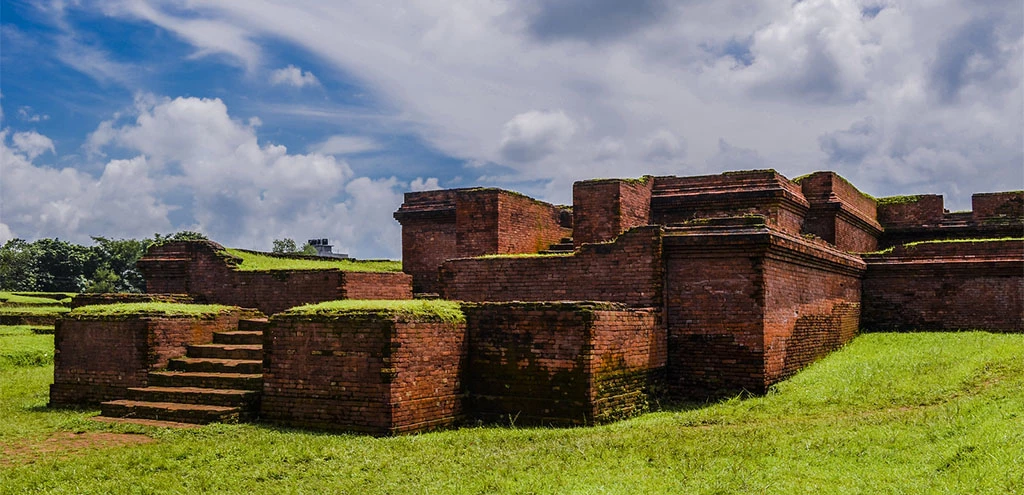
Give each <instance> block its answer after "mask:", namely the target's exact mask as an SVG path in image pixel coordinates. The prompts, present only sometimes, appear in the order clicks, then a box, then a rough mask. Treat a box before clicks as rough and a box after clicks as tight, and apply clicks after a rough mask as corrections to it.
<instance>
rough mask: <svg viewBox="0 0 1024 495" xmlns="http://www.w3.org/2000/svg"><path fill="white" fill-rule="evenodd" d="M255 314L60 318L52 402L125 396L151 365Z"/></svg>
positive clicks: (138, 384) (140, 384) (161, 365)
mask: <svg viewBox="0 0 1024 495" xmlns="http://www.w3.org/2000/svg"><path fill="white" fill-rule="evenodd" d="M253 316H256V315H255V314H254V313H253V312H249V311H237V312H234V313H231V314H227V315H221V316H217V317H215V318H194V317H148V316H147V317H140V316H118V317H103V318H62V319H60V320H58V321H57V325H56V327H55V332H54V348H55V354H54V367H53V382H54V383H53V385H51V387H50V404H51V405H55V406H63V405H72V404H89V403H99V402H102V401H106V400H114V399H123V398H124V397H125V396H126V393H125V390H126V389H127V388H128V387H145V386H146V384H147V374H148V373H149V371H150V370H153V369H160V368H165V367H166V366H167V362H168V361H169V360H170V359H173V358H176V357H181V356H184V355H185V349H186V347H187V346H188V345H191V344H205V343H209V342H211V341H212V340H213V332H219V331H227V330H234V329H236V328H237V327H238V319H239V318H247V317H253Z"/></svg>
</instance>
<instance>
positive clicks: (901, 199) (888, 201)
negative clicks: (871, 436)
mask: <svg viewBox="0 0 1024 495" xmlns="http://www.w3.org/2000/svg"><path fill="white" fill-rule="evenodd" d="M923 197H924V195H923V194H911V195H907V196H887V197H884V198H876V199H875V201H876V202H877V203H878V206H888V205H905V204H910V203H916V202H918V201H920V200H921V198H923Z"/></svg>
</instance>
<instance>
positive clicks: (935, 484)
mask: <svg viewBox="0 0 1024 495" xmlns="http://www.w3.org/2000/svg"><path fill="white" fill-rule="evenodd" d="M10 328H11V327H6V328H5V329H4V331H5V332H7V333H0V349H7V346H8V344H7V340H6V339H8V338H15V337H17V338H19V339H20V338H23V337H25V338H28V337H31V338H36V339H38V341H37V344H38V345H37V346H36V347H33V346H32V345H27V344H18V345H19V346H20V347H18V348H19V349H21V348H24V349H25V351H24V352H34V351H33V349H36V348H41V347H45V344H46V343H47V340H46V338H48V337H49V338H51V340H50V341H49V342H52V336H47V335H35V336H31V335H30V334H31V332H28V333H26V332H27V330H25V331H23V330H8V329H10ZM1022 356H1024V335H1002V334H989V333H981V332H967V333H920V334H913V333H905V334H893V333H872V334H865V335H862V336H860V337H858V338H857V339H856V340H855V341H854V342H852V343H851V344H850V345H848V346H847V347H846V348H844V349H843V350H841V351H839V352H836V353H834V354H832V355H831V356H829V357H828V358H826V359H824V360H822V361H819V362H818V363H816V364H814V365H812V366H810V367H809V368H807V369H806V370H805V371H803V372H802V373H800V374H798V375H797V376H795V377H793V378H792V379H790V380H788V381H787V382H785V383H783V384H780V385H779V386H777V387H776V388H775V389H774V390H773V391H772V393H770V394H768V395H766V396H764V397H758V398H748V399H740V398H734V399H731V400H726V401H722V402H718V403H714V404H691V405H684V406H675V407H671V408H667V409H666V410H663V411H661V412H655V413H651V414H647V415H644V416H641V417H639V418H635V419H632V420H628V421H623V422H619V423H614V424H610V425H606V426H600V427H594V428H572V429H546V428H501V427H473V428H464V429H459V430H451V431H444V432H438V433H429V434H422V435H414V436H404V437H397V438H383V439H380V438H368V437H361V436H354V435H340V434H324V433H315V432H306V431H297V430H286V429H278V428H273V427H267V426H257V425H212V426H207V427H204V428H199V429H194V430H164V429H157V428H147V427H135V426H111V425H106V424H97V423H93V422H90V421H86V418H87V417H89V416H91V415H94V414H96V411H88V410H86V411H66V410H65V411H56V410H49V409H46V408H45V407H44V406H45V404H46V401H47V385H48V384H49V383H50V382H51V380H52V367H51V366H50V365H31V366H27V365H17V366H11V365H7V366H5V367H0V447H3V455H2V456H0V492H2V493H19V494H20V493H204V492H215V493H249V494H253V493H282V492H283V493H396V494H397V493H779V494H792V493H814V494H822V493H843V494H846V493H866V494H867V493H870V494H874V493H907V494H917V493H950V494H954V493H955V494H960V493H1024V359H1022ZM64 431H86V432H98V431H102V432H140V433H145V434H146V435H149V436H151V437H153V438H155V439H156V440H157V441H156V442H154V443H149V444H143V445H132V446H121V447H109V448H104V449H99V448H96V449H84V450H76V451H63V452H62V451H60V450H57V451H52V452H44V453H37V454H33V455H24V454H20V455H19V454H13V455H12V454H9V452H24V451H25V449H24V448H23V447H24V446H25V445H29V444H39V443H43V442H46V441H48V440H50V439H52V438H53V437H54V436H55V435H58V434H60V433H59V432H64Z"/></svg>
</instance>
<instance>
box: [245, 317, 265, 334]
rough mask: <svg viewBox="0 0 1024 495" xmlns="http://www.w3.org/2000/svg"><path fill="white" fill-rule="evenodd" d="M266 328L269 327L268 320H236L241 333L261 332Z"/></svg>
mask: <svg viewBox="0 0 1024 495" xmlns="http://www.w3.org/2000/svg"><path fill="white" fill-rule="evenodd" d="M268 326H270V320H268V319H266V318H249V319H246V320H238V329H239V330H241V331H243V332H255V331H259V332H262V331H263V330H264V329H265V328H267V327H268Z"/></svg>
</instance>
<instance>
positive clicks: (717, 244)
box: [664, 218, 864, 398]
mask: <svg viewBox="0 0 1024 495" xmlns="http://www.w3.org/2000/svg"><path fill="white" fill-rule="evenodd" d="M664 241H665V279H666V285H665V305H666V320H667V326H668V352H669V366H668V370H669V371H668V389H669V392H670V393H671V394H672V395H673V396H675V397H696V398H700V397H707V396H713V395H720V394H723V393H733V392H736V391H739V390H746V391H749V392H754V393H762V392H764V391H765V390H767V387H768V386H770V385H771V384H773V383H776V382H778V381H779V380H782V379H784V378H786V377H787V376H790V375H792V374H793V373H795V372H796V371H797V370H798V369H800V368H801V367H803V366H805V365H806V364H808V363H810V362H811V361H813V360H814V359H817V358H818V357H821V356H823V355H824V354H826V353H828V352H830V351H832V350H834V349H836V348H837V347H839V346H841V345H842V344H844V343H846V342H847V341H849V340H850V339H851V338H853V336H854V334H855V333H856V330H857V323H858V317H859V300H860V282H859V278H860V276H861V275H862V274H863V271H864V264H863V262H861V261H860V259H859V258H857V257H855V256H850V255H847V254H844V253H842V252H839V251H836V250H835V249H833V248H831V247H829V246H827V245H826V244H825V243H823V242H821V243H812V242H809V241H807V240H805V239H802V238H799V237H795V236H791V235H788V234H786V233H784V232H780V231H777V230H775V229H772V228H770V227H769V226H767V225H766V224H764V223H763V222H762V223H760V224H759V222H758V219H756V218H744V219H733V220H723V221H720V222H709V223H702V224H699V225H694V226H690V227H680V228H675V229H668V231H667V232H666V234H665V238H664Z"/></svg>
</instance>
